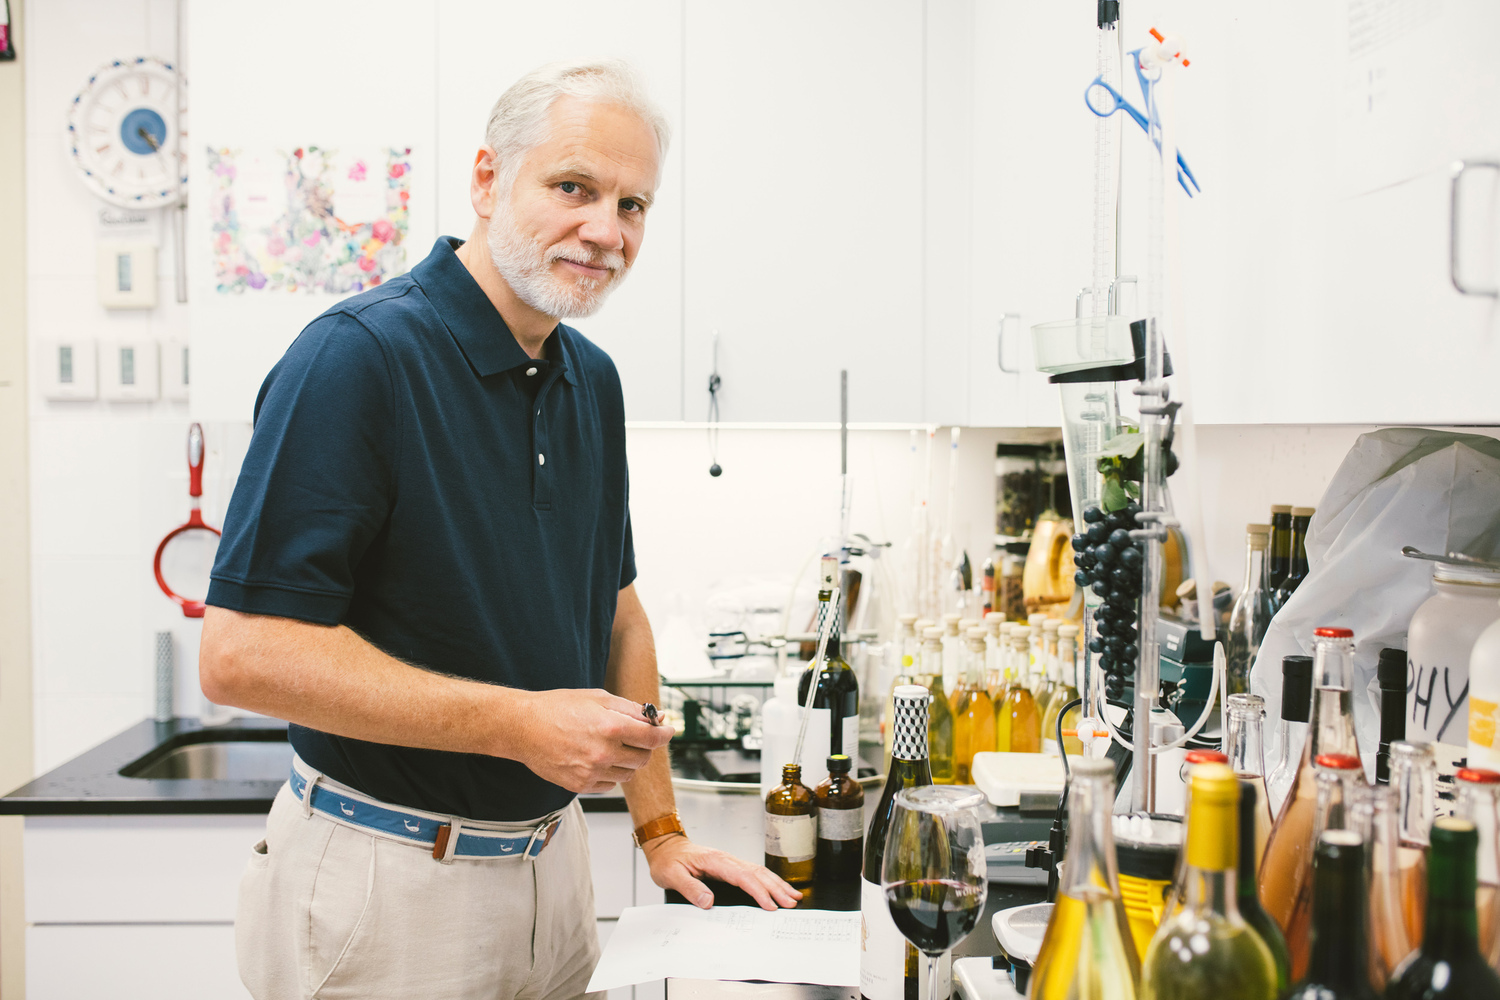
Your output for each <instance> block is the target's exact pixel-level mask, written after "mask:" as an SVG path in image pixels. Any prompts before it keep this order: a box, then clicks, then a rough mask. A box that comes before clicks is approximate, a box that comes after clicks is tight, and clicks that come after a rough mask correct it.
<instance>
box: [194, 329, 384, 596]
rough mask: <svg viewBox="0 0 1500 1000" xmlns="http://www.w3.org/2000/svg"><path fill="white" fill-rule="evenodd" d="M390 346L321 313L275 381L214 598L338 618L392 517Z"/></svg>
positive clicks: (231, 512) (228, 525)
mask: <svg viewBox="0 0 1500 1000" xmlns="http://www.w3.org/2000/svg"><path fill="white" fill-rule="evenodd" d="M395 398H396V393H395V389H394V385H393V383H392V377H391V373H390V369H389V366H388V364H387V360H386V356H385V353H384V351H383V350H382V348H381V345H380V343H379V341H378V340H377V339H376V338H375V336H374V334H372V333H371V332H370V331H369V330H368V329H366V328H365V327H364V326H363V325H362V324H361V323H360V322H359V321H358V320H357V319H355V318H354V317H352V316H349V315H346V314H342V313H333V314H329V315H325V316H322V317H319V318H318V319H316V320H314V321H313V323H312V324H311V325H309V326H308V327H307V329H305V330H304V331H303V332H302V334H301V335H300V336H299V337H298V338H297V340H296V341H295V342H293V344H292V346H291V347H290V348H288V349H287V352H286V354H285V356H283V357H282V359H281V361H280V362H279V363H278V364H277V365H276V367H275V368H274V369H272V371H271V374H270V375H268V376H267V377H266V381H265V384H264V385H262V386H261V391H260V397H259V398H258V399H257V401H256V405H255V429H254V432H253V433H252V434H251V437H250V447H249V450H248V452H247V454H246V456H245V461H244V464H243V466H242V467H241V470H240V475H239V480H238V481H237V483H236V484H235V488H234V495H233V497H232V498H231V499H230V503H229V509H228V512H227V513H226V515H225V518H224V535H223V538H222V539H221V541H220V543H219V552H218V557H217V559H216V560H215V563H214V570H213V576H212V581H211V583H210V586H209V591H208V598H207V603H209V604H212V605H214V606H216V607H222V608H229V609H231V610H234V611H241V612H244V613H247V614H261V615H275V616H278V617H285V618H298V619H301V620H304V621H310V622H316V623H318V624H324V625H334V624H338V623H339V622H340V621H341V620H342V619H343V617H344V614H345V612H346V611H347V609H348V607H349V601H350V598H351V596H352V595H353V593H354V582H355V578H356V574H357V570H358V567H359V563H360V559H361V557H362V556H363V555H364V553H365V550H366V548H367V547H368V546H369V545H370V542H371V540H372V539H373V538H374V537H375V536H376V535H377V534H378V533H379V532H380V530H381V528H382V526H383V525H384V524H385V523H386V520H387V518H388V516H389V513H390V509H391V504H392V502H393V497H394V494H395V483H394V478H395V471H394V470H395V468H396V461H397V458H398V446H399V442H400V440H401V434H400V426H399V421H400V412H399V410H398V408H397V406H396V403H395Z"/></svg>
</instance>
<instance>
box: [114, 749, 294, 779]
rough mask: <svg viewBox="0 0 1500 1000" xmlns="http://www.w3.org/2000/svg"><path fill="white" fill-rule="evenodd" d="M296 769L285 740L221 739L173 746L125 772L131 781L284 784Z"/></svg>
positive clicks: (139, 762)
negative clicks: (272, 782)
mask: <svg viewBox="0 0 1500 1000" xmlns="http://www.w3.org/2000/svg"><path fill="white" fill-rule="evenodd" d="M291 769H292V745H291V744H290V743H287V742H285V741H281V740H277V741H267V740H221V741H215V742H210V743H189V744H186V745H185V746H177V747H172V748H171V749H170V750H168V751H166V752H165V753H163V754H161V755H160V756H156V755H155V754H154V753H153V754H149V755H147V757H146V758H143V760H142V761H136V762H135V763H133V764H131V765H129V766H127V767H125V768H123V769H121V771H120V773H121V774H123V775H124V776H125V777H127V778H155V779H162V778H166V779H174V778H208V779H217V780H220V781H284V780H286V776H287V774H288V773H290V771H291Z"/></svg>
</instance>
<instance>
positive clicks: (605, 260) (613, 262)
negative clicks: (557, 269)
mask: <svg viewBox="0 0 1500 1000" xmlns="http://www.w3.org/2000/svg"><path fill="white" fill-rule="evenodd" d="M558 260H566V261H571V262H572V263H574V264H582V265H583V266H584V267H602V268H606V269H607V270H609V271H610V272H611V273H613V272H615V271H619V270H621V269H622V268H623V267H624V266H625V255H624V254H621V253H614V252H611V251H605V252H603V253H599V254H594V255H592V256H587V257H583V256H575V255H573V254H567V253H554V254H550V255H548V262H549V263H550V262H552V261H558Z"/></svg>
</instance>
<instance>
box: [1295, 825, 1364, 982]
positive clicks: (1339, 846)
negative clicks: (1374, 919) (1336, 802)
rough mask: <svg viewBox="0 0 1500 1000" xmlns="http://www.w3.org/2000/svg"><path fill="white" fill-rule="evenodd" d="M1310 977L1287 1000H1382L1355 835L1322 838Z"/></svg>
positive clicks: (1361, 855)
mask: <svg viewBox="0 0 1500 1000" xmlns="http://www.w3.org/2000/svg"><path fill="white" fill-rule="evenodd" d="M1313 895H1314V898H1315V902H1314V905H1313V922H1312V929H1311V932H1310V936H1311V939H1312V941H1311V957H1310V958H1309V960H1308V964H1307V975H1306V976H1305V977H1303V978H1302V979H1301V980H1300V981H1298V983H1297V985H1296V986H1294V987H1293V988H1292V991H1291V992H1290V993H1288V994H1287V995H1286V1000H1377V998H1378V997H1379V994H1378V993H1377V992H1376V991H1375V989H1374V988H1373V987H1372V986H1371V985H1370V980H1369V974H1370V966H1369V961H1368V954H1369V943H1368V941H1367V940H1366V938H1365V934H1364V924H1365V919H1364V917H1365V909H1366V907H1365V848H1364V844H1363V842H1362V841H1361V839H1360V836H1359V834H1358V833H1355V832H1354V831H1352V830H1329V831H1327V832H1326V833H1324V834H1323V835H1322V836H1321V837H1320V838H1318V847H1317V852H1316V854H1315V856H1314V859H1313Z"/></svg>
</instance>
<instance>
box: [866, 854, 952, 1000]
mask: <svg viewBox="0 0 1500 1000" xmlns="http://www.w3.org/2000/svg"><path fill="white" fill-rule="evenodd" d="M859 888H860V901H859V902H860V906H859V909H860V917H861V918H862V919H861V931H860V935H859V994H860V996H862V997H864V998H865V1000H906V996H907V992H906V986H907V982H906V952H907V949H908V948H910V947H911V944H910V943H909V942H908V941H907V940H906V938H905V937H903V936H902V934H901V932H900V931H899V930H897V929H896V922H895V921H894V920H892V919H891V910H890V904H888V903H887V902H886V901H885V890H884V889H882V888H881V887H880V886H878V885H876V884H875V883H873V882H871V881H869V880H868V879H864V878H861V879H860V880H859ZM914 978H915V979H916V984H915V985H916V986H917V987H918V990H919V992H918V994H917V995H918V996H919V997H920V998H921V1000H947V998H948V997H951V996H952V995H953V953H952V952H948V953H946V954H944V955H943V957H942V959H941V960H940V962H939V965H938V995H937V997H936V998H933V997H929V995H928V990H927V982H928V980H927V960H926V958H925V957H923V956H920V955H919V956H918V958H917V962H916V972H915V976H914Z"/></svg>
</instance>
